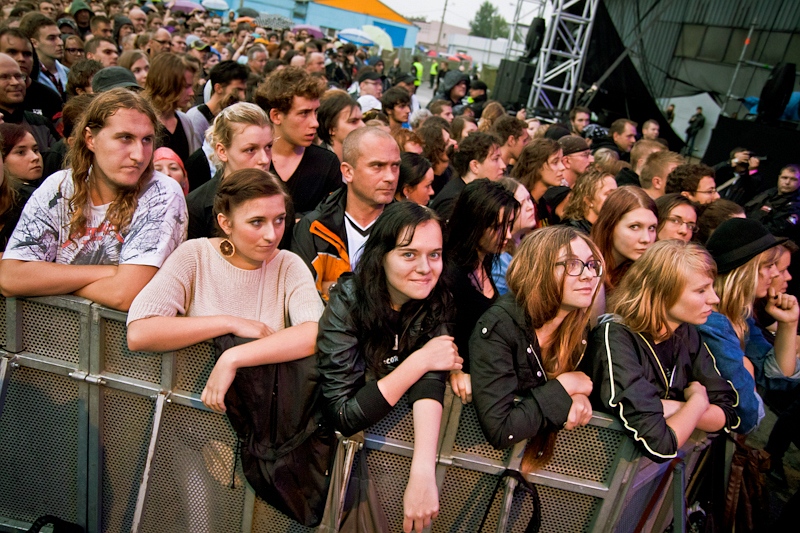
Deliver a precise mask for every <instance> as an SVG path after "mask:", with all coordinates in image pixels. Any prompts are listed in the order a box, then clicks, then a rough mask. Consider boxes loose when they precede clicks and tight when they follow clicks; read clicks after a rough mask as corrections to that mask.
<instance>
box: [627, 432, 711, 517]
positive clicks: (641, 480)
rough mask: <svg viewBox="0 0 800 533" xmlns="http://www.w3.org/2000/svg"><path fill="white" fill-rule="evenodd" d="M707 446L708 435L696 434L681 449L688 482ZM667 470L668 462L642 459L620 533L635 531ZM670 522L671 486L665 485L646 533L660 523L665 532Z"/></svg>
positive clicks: (632, 484) (653, 510)
mask: <svg viewBox="0 0 800 533" xmlns="http://www.w3.org/2000/svg"><path fill="white" fill-rule="evenodd" d="M708 443H709V441H708V438H707V435H706V434H705V433H704V432H702V431H699V430H695V432H694V433H693V434H692V436H691V437H690V438H689V440H688V441H686V443H685V444H684V445H683V446H681V448H680V450H679V451H678V456H679V457H681V458H683V460H684V462H685V463H686V479H688V478H689V477H691V475H692V473H693V472H694V468H695V467H696V466H697V461H698V459H699V458H700V455H701V454H702V452H703V451H704V450H705V449H706V448H707V447H708ZM668 466H669V462H666V463H654V462H653V461H651V460H649V459H646V458H643V459H642V461H641V462H640V464H639V468H638V471H637V472H636V475H635V476H634V479H633V481H632V482H631V484H630V490H629V491H628V495H627V497H626V498H625V500H624V504H623V509H624V510H623V512H622V514H621V516H620V519H619V522H618V523H617V527H616V529H615V531H616V532H617V533H628V532H632V531H634V530H635V528H636V526H637V524H638V523H639V520H640V518H641V516H642V514H643V513H644V511H645V508H646V507H647V504H648V503H649V502H650V500H651V498H652V497H653V495H654V494H655V491H656V489H657V487H658V485H659V483H660V482H661V478H662V476H663V475H664V472H665V471H666V470H667V468H668ZM670 477H671V474H670ZM671 519H672V497H671V489H670V484H666V485H665V487H664V489H663V490H662V492H661V494H659V495H658V496H657V501H656V504H655V505H654V506H653V509H652V511H651V512H650V514H649V516H648V519H647V522H646V524H645V528H644V529H645V531H647V530H651V529H653V528H654V527H656V522H657V521H658V522H661V523H662V524H663V527H662V528H661V529H662V530H663V529H664V528H666V527H667V526H668V525H669V522H670V521H671Z"/></svg>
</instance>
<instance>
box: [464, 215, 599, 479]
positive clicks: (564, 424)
mask: <svg viewBox="0 0 800 533" xmlns="http://www.w3.org/2000/svg"><path fill="white" fill-rule="evenodd" d="M602 279H603V260H602V256H601V255H600V252H599V250H598V249H597V247H596V246H595V245H594V243H592V241H591V240H590V239H589V238H588V237H587V236H586V235H584V234H583V233H580V232H578V231H577V230H575V229H573V228H569V227H565V226H550V227H547V228H543V229H540V230H537V231H535V232H534V233H532V234H531V235H529V236H528V237H526V238H525V239H524V240H523V241H522V245H521V246H520V247H519V249H518V250H517V253H516V255H515V256H514V258H513V259H512V260H511V264H510V265H509V267H508V274H507V282H508V288H509V289H510V292H508V293H507V294H504V295H503V296H501V297H500V298H499V299H498V300H497V301H496V302H495V303H494V304H493V305H492V306H491V307H490V308H489V310H488V311H486V313H484V314H483V316H482V317H481V318H480V319H479V320H478V322H477V324H476V326H475V329H474V331H473V333H472V337H471V338H470V341H469V346H470V358H471V368H472V390H473V393H472V394H473V396H472V397H473V401H474V402H475V409H476V410H477V413H478V420H479V421H480V424H481V428H482V429H483V433H484V435H486V438H487V439H488V441H489V442H490V443H491V444H492V446H494V447H495V448H498V449H502V448H507V447H509V446H512V445H513V444H516V443H517V442H520V441H524V440H526V439H533V438H534V437H535V439H534V440H531V441H530V443H529V446H528V449H527V450H526V453H525V457H524V458H523V462H522V469H523V470H524V471H530V470H532V469H533V467H534V466H535V465H536V464H537V463H538V462H539V461H540V460H546V459H547V458H548V457H549V455H550V453H551V452H552V449H553V444H554V442H555V439H554V436H555V432H556V431H557V430H559V429H562V428H565V429H573V428H575V427H577V426H583V425H585V424H587V423H588V422H589V419H590V418H591V416H592V408H591V405H590V404H589V394H590V393H591V392H592V382H591V381H590V380H589V377H588V376H587V375H586V374H584V373H583V372H578V371H576V368H577V366H578V362H579V360H580V358H581V357H582V355H583V351H584V348H585V345H586V341H585V336H586V327H587V324H588V322H589V313H588V310H589V308H590V307H591V305H592V302H593V300H594V298H595V296H596V294H597V292H598V287H599V286H600V285H601V283H602ZM520 397H521V399H519V398H520Z"/></svg>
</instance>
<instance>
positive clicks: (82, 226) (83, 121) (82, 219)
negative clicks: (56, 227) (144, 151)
mask: <svg viewBox="0 0 800 533" xmlns="http://www.w3.org/2000/svg"><path fill="white" fill-rule="evenodd" d="M120 109H131V110H134V111H138V112H140V113H142V114H143V115H145V116H146V117H147V118H148V119H149V120H150V123H151V124H152V125H153V132H154V133H155V130H156V127H157V125H158V119H157V118H156V113H155V110H153V106H152V105H150V103H149V102H148V101H147V100H145V99H144V98H143V97H142V96H140V95H138V94H136V93H134V92H131V91H129V90H127V89H121V88H120V89H111V90H109V91H106V92H103V93H100V94H99V95H97V96H95V98H94V100H92V103H91V104H89V107H87V108H86V112H85V113H84V114H83V115H82V116H81V118H80V120H79V122H78V123H77V124H76V126H75V136H74V137H75V140H74V142H73V143H72V146H71V147H70V149H69V152H68V153H67V161H66V165H67V168H72V182H73V185H74V188H75V191H74V194H73V195H72V197H71V198H69V211H70V213H71V215H70V220H69V234H70V238H71V239H77V238H79V237H80V236H82V235H83V234H84V232H85V231H86V222H87V208H88V206H89V202H90V195H89V193H90V190H91V188H92V187H93V186H94V183H95V178H94V176H93V174H90V173H89V169H90V168H91V167H92V165H93V164H94V162H95V154H94V152H92V151H91V150H89V147H88V146H87V145H86V129H87V128H88V129H89V130H90V131H91V132H92V135H95V136H96V135H97V134H98V132H100V130H102V129H103V128H104V127H106V122H107V121H108V119H109V118H110V117H111V116H112V115H113V114H114V113H116V112H117V111H119V110H120ZM152 176H153V158H152V156H151V157H150V161H148V162H147V168H145V169H144V172H142V175H141V177H140V178H139V181H138V183H137V184H136V186H135V187H133V188H131V189H125V190H123V191H120V192H119V194H118V195H117V198H116V199H115V200H114V201H113V202H111V205H109V206H108V211H107V212H106V220H107V221H108V222H109V223H110V224H112V225H113V226H114V227H116V228H117V231H118V232H119V233H120V234H124V233H125V232H126V231H127V229H128V226H129V225H130V223H131V219H132V218H133V213H134V211H136V206H137V205H138V201H139V200H138V199H139V192H140V191H141V188H142V184H143V183H144V182H146V181H147V180H149V179H150V178H151V177H152Z"/></svg>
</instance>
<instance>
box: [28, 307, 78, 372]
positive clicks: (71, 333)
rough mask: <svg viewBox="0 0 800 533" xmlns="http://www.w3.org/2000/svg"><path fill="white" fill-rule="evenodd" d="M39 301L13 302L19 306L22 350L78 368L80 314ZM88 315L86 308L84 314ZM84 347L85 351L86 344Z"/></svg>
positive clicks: (75, 310) (73, 310)
mask: <svg viewBox="0 0 800 533" xmlns="http://www.w3.org/2000/svg"><path fill="white" fill-rule="evenodd" d="M39 300H40V299H36V300H20V299H18V300H17V302H16V303H17V305H18V306H21V317H22V347H23V349H24V350H25V351H26V352H31V353H35V354H37V355H42V356H45V357H50V358H53V359H59V360H62V361H66V362H69V363H74V364H76V365H77V364H78V361H79V360H80V355H81V353H80V348H81V345H82V343H81V340H82V339H81V318H82V317H81V313H80V312H79V311H78V310H77V309H69V308H66V307H56V306H55V305H48V304H47V303H44V302H43V301H39ZM41 300H45V299H41ZM88 311H89V309H88V306H86V309H85V313H86V314H88ZM86 326H88V318H87V323H86ZM85 333H86V334H88V331H86V332H85ZM83 344H84V345H85V346H86V348H87V349H88V344H86V343H85V342H84V343H83Z"/></svg>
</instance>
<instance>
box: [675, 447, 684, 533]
mask: <svg viewBox="0 0 800 533" xmlns="http://www.w3.org/2000/svg"><path fill="white" fill-rule="evenodd" d="M685 470H686V464H685V463H684V462H683V461H680V462H679V463H678V464H677V465H675V470H674V471H673V472H672V523H673V529H672V531H673V532H674V533H685V532H686V478H685V473H686V472H685Z"/></svg>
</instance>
